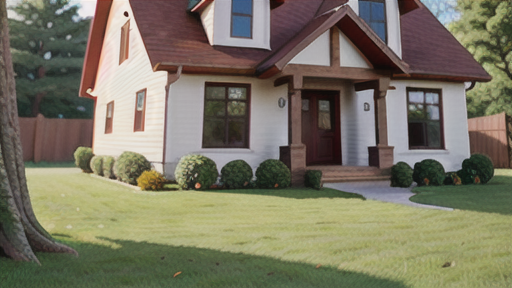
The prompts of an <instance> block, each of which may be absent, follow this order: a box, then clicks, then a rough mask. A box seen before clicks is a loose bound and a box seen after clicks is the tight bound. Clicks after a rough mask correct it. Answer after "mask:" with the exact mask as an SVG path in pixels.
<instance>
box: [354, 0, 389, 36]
mask: <svg viewBox="0 0 512 288" xmlns="http://www.w3.org/2000/svg"><path fill="white" fill-rule="evenodd" d="M359 17H361V18H362V19H363V20H364V22H366V24H368V25H369V26H370V27H371V28H372V30H373V31H374V32H375V33H376V34H377V35H378V36H379V37H380V39H382V41H384V42H386V43H387V31H386V30H387V28H386V0H359Z"/></svg>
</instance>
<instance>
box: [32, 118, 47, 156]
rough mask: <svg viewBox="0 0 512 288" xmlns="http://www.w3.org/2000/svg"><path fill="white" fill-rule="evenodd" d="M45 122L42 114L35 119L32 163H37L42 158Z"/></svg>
mask: <svg viewBox="0 0 512 288" xmlns="http://www.w3.org/2000/svg"><path fill="white" fill-rule="evenodd" d="M45 126H46V121H45V118H44V116H43V114H38V115H37V117H36V127H35V129H34V163H39V162H40V161H41V159H42V157H43V146H44V145H43V141H44V130H45Z"/></svg>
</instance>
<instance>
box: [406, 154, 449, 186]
mask: <svg viewBox="0 0 512 288" xmlns="http://www.w3.org/2000/svg"><path fill="white" fill-rule="evenodd" d="M412 179H413V180H414V182H416V183H418V186H425V185H435V186H438V185H442V184H443V182H444V179H445V172H444V168H443V165H442V164H441V163H439V162H438V161H436V160H434V159H425V160H423V161H421V162H417V163H416V164H414V172H413V173H412Z"/></svg>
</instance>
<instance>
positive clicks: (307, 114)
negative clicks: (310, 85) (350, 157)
mask: <svg viewBox="0 0 512 288" xmlns="http://www.w3.org/2000/svg"><path fill="white" fill-rule="evenodd" d="M302 143H304V144H305V145H306V165H324V164H333V165H335V164H337V165H341V131H340V95H339V92H333V91H303V93H302Z"/></svg>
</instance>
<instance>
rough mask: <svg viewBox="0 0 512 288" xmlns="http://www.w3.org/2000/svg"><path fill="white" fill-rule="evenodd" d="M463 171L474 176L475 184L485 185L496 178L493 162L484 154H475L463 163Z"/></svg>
mask: <svg viewBox="0 0 512 288" xmlns="http://www.w3.org/2000/svg"><path fill="white" fill-rule="evenodd" d="M462 170H465V171H466V173H468V174H472V175H473V180H474V181H473V182H474V183H482V184H485V183H487V182H489V180H491V179H492V177H493V176H494V165H493V164H492V160H491V159H490V158H489V157H487V156H485V155H483V154H473V155H471V157H469V158H468V159H466V160H464V161H463V162H462Z"/></svg>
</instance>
